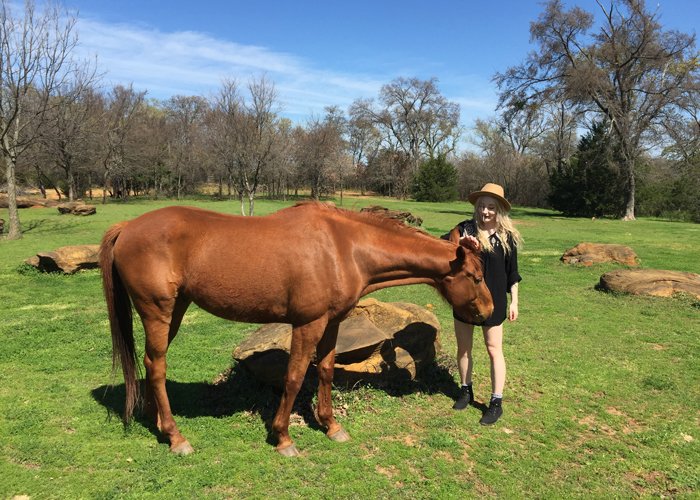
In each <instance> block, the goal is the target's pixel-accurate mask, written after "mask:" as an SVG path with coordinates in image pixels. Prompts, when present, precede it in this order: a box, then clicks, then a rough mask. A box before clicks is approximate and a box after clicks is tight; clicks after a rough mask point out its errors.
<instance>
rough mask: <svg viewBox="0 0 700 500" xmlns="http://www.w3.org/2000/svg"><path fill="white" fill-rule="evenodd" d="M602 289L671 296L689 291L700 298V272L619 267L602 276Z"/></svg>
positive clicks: (600, 285)
mask: <svg viewBox="0 0 700 500" xmlns="http://www.w3.org/2000/svg"><path fill="white" fill-rule="evenodd" d="M598 287H599V288H600V289H602V290H609V291H615V292H624V293H631V294H634V295H654V296H656V297H670V296H672V295H673V294H675V293H680V292H683V293H688V294H691V295H694V296H695V297H697V298H698V299H700V274H695V273H687V272H682V271H664V270H660V269H618V270H616V271H610V272H609V273H605V274H604V275H602V276H601V277H600V283H599V285H598Z"/></svg>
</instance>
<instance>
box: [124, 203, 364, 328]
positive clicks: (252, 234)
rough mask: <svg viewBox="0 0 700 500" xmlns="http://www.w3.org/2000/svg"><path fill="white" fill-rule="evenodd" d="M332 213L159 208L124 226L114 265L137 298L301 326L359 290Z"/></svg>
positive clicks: (315, 209)
mask: <svg viewBox="0 0 700 500" xmlns="http://www.w3.org/2000/svg"><path fill="white" fill-rule="evenodd" d="M332 215H333V212H332V211H329V210H328V209H324V208H322V207H314V206H313V205H311V206H301V207H292V208H288V209H284V210H280V211H279V212H276V213H274V214H272V215H268V216H262V217H243V216H233V215H226V214H221V213H218V212H212V211H208V210H203V209H198V208H192V207H181V206H177V207H167V208H162V209H159V210H155V211H153V212H149V213H147V214H144V215H142V216H140V217H138V218H136V219H134V220H132V221H130V222H129V223H128V224H127V225H126V226H125V227H124V228H123V230H122V232H121V234H120V237H119V240H118V241H117V245H115V263H116V265H117V266H118V269H119V272H120V274H122V275H123V276H124V281H125V282H126V283H127V286H128V287H129V289H130V290H131V291H132V292H133V293H132V296H133V295H134V294H136V295H139V294H142V295H143V296H144V298H145V299H148V297H147V296H148V295H150V296H156V297H167V296H176V295H183V296H186V297H187V298H188V299H190V300H192V301H194V302H195V303H197V304H198V305H200V306H201V307H203V308H204V309H206V310H208V311H210V312H212V313H214V314H216V315H218V316H222V317H226V318H230V319H240V320H245V321H250V322H271V321H283V322H295V321H297V320H298V321H301V320H302V319H303V318H306V317H308V316H313V315H315V314H318V311H316V309H319V310H321V309H322V308H324V307H328V304H329V302H332V301H333V300H334V298H333V297H334V296H338V297H342V296H344V295H347V294H353V293H355V289H356V288H358V287H359V286H360V285H359V284H357V283H354V281H356V280H353V279H352V277H349V276H348V275H347V274H343V273H344V269H345V268H346V267H347V265H348V264H349V262H346V261H345V260H346V259H347V256H343V255H342V253H343V249H342V248H339V244H338V238H337V235H338V234H339V233H338V228H337V227H335V225H334V223H333V221H332V220H331V219H332ZM348 286H350V287H351V288H353V290H352V291H351V292H348V291H346V288H347V287H348ZM156 300H160V299H156Z"/></svg>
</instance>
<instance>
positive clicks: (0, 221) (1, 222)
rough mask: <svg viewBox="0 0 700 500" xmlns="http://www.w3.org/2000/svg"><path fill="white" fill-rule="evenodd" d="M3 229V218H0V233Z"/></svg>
mask: <svg viewBox="0 0 700 500" xmlns="http://www.w3.org/2000/svg"><path fill="white" fill-rule="evenodd" d="M3 231H5V219H0V234H2V233H3Z"/></svg>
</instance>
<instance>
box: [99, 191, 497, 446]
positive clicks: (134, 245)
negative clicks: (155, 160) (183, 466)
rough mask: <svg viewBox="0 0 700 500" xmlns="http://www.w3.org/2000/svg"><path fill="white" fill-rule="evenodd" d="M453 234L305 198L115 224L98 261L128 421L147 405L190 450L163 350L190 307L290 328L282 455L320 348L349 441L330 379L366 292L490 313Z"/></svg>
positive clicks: (325, 422) (478, 276)
mask: <svg viewBox="0 0 700 500" xmlns="http://www.w3.org/2000/svg"><path fill="white" fill-rule="evenodd" d="M471 245H472V244H471V243H469V242H468V241H466V240H462V241H461V242H460V238H459V234H458V232H457V231H456V230H453V231H452V233H450V239H449V240H443V239H440V238H437V237H434V236H431V235H429V234H427V233H424V232H422V231H421V230H418V229H416V228H411V227H408V226H405V225H404V224H402V223H401V222H398V221H395V220H392V219H387V218H383V217H381V216H377V215H375V214H372V213H367V212H354V211H350V210H344V209H340V208H336V207H333V206H328V205H326V204H321V203H301V204H297V205H295V206H291V207H288V208H284V209H282V210H279V211H277V212H275V213H273V214H270V215H266V216H248V217H246V216H234V215H227V214H222V213H218V212H213V211H208V210H203V209H199V208H193V207H185V206H171V207H166V208H161V209H158V210H154V211H151V212H147V213H145V214H143V215H141V216H139V217H137V218H135V219H133V220H131V221H127V222H121V223H117V224H115V225H113V226H112V227H110V228H109V229H108V230H107V231H106V233H105V235H104V237H103V239H102V242H101V245H100V253H99V256H100V257H99V262H100V268H101V275H102V281H103V289H104V295H105V299H106V302H107V309H108V314H109V322H110V329H111V336H112V365H113V369H114V370H117V369H118V367H119V366H120V365H121V369H122V372H123V375H124V384H125V390H126V401H125V409H124V416H123V417H124V421H125V423H128V422H129V420H130V419H131V417H132V415H133V412H134V410H135V408H136V406H138V405H139V404H140V403H141V402H143V403H144V410H145V412H146V414H147V416H148V417H150V418H153V420H154V423H155V425H156V427H157V428H158V430H159V431H160V432H161V433H162V435H163V436H164V437H166V438H167V439H168V441H169V443H170V450H171V451H172V452H173V453H176V454H181V455H187V454H189V453H191V452H193V451H194V449H193V448H192V446H191V445H190V443H189V442H188V440H187V439H186V438H185V437H184V436H183V435H182V434H181V433H180V431H179V429H178V427H177V425H176V423H175V420H174V419H173V415H172V412H171V409H170V402H169V399H168V395H167V392H166V386H165V381H166V354H167V351H168V346H169V345H170V343H171V342H172V341H173V339H174V338H175V336H176V334H177V332H178V329H179V327H180V324H181V322H182V319H183V316H184V314H185V311H186V310H187V308H188V306H189V305H190V304H191V303H195V304H196V305H197V306H199V307H200V308H202V309H204V310H206V311H208V312H210V313H212V314H214V315H216V316H219V317H222V318H226V319H229V320H233V321H242V322H248V323H288V324H291V325H292V343H291V351H290V356H289V361H288V366H287V371H286V375H285V381H284V390H283V393H282V397H281V400H280V403H279V407H278V409H277V412H276V414H275V417H274V419H273V421H272V426H271V433H272V434H273V436H272V437H276V440H277V446H276V450H277V451H278V452H279V453H280V454H282V455H285V456H295V455H298V454H299V452H298V450H297V448H296V446H295V444H294V442H293V441H292V439H291V437H290V435H289V419H290V413H291V410H292V405H293V403H294V400H295V398H296V396H297V393H298V392H299V389H300V387H301V384H302V382H303V379H304V376H305V374H306V371H307V368H308V366H309V363H310V361H311V358H312V356H313V353H314V350H315V351H316V360H317V369H318V380H319V382H318V404H317V419H318V421H319V424H321V426H322V427H323V428H325V430H326V435H327V436H328V437H329V438H330V439H331V440H334V441H338V442H342V441H347V440H348V439H350V436H349V434H348V433H347V432H346V431H345V430H344V429H343V427H342V426H341V425H340V424H339V423H338V422H337V421H336V420H335V418H334V416H333V408H332V405H331V384H332V381H333V368H334V362H335V344H336V339H337V335H338V325H339V323H340V321H341V320H342V319H343V318H344V317H345V316H346V315H347V314H348V313H349V312H350V311H351V310H352V309H353V308H354V306H355V305H356V304H357V302H358V301H359V299H360V298H361V297H363V296H364V295H366V294H368V293H371V292H374V291H375V290H379V289H382V288H385V287H391V286H398V285H410V284H416V283H427V284H429V285H432V286H433V287H435V288H436V289H437V290H438V291H439V293H440V294H441V295H442V296H443V297H444V298H445V299H446V300H447V301H448V302H449V303H450V304H451V305H452V306H453V307H454V309H455V311H456V312H457V313H458V314H459V315H460V316H461V317H463V318H466V319H469V320H473V321H475V322H477V323H478V322H480V321H482V320H484V319H485V318H487V317H488V316H490V314H491V312H492V310H493V303H492V301H491V295H490V293H489V290H488V288H487V287H486V284H485V282H484V280H483V274H482V267H481V260H480V258H479V256H478V252H477V250H476V248H474V247H473V246H471ZM132 306H133V309H135V310H136V312H137V313H138V315H139V316H140V318H141V322H142V324H143V328H144V333H145V352H144V357H143V363H144V366H145V369H146V381H145V384H144V385H145V391H144V393H145V394H143V395H142V394H141V392H140V391H139V385H138V382H137V372H138V369H137V364H136V363H137V360H136V351H135V347H134V332H133V321H132Z"/></svg>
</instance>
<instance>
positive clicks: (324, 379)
mask: <svg viewBox="0 0 700 500" xmlns="http://www.w3.org/2000/svg"><path fill="white" fill-rule="evenodd" d="M338 326H339V324H338V323H331V324H329V325H328V327H327V328H326V333H324V335H323V337H322V338H321V341H320V342H319V343H318V346H317V347H316V358H317V361H318V406H317V408H316V418H317V419H318V423H319V424H321V425H322V426H324V427H325V428H326V435H327V436H328V437H329V438H330V439H332V440H333V441H339V442H344V441H348V440H349V439H350V435H349V434H348V433H347V432H345V430H344V429H343V427H342V426H341V425H340V424H339V423H338V422H337V421H336V420H335V417H334V416H333V402H332V396H331V388H332V385H333V371H334V369H335V345H336V341H337V340H338Z"/></svg>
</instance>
